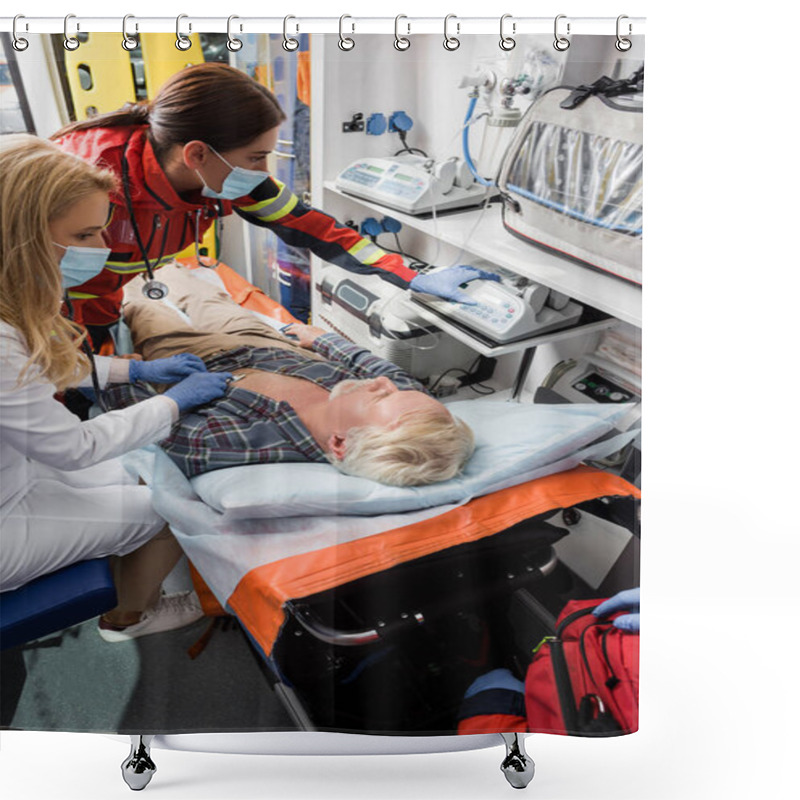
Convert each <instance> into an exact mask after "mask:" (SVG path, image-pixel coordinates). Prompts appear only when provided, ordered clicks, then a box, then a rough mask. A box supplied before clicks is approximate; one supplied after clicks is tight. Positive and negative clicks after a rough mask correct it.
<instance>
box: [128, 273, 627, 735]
mask: <svg viewBox="0 0 800 800" xmlns="http://www.w3.org/2000/svg"><path fill="white" fill-rule="evenodd" d="M204 272H205V271H204ZM201 277H203V278H208V277H209V276H208V275H207V274H206V275H201ZM216 277H217V278H220V279H221V280H222V282H223V283H224V285H225V287H226V289H227V290H228V291H229V293H230V294H231V296H232V297H233V298H234V299H235V300H236V301H237V302H238V303H239V304H240V305H241V306H243V307H245V308H248V309H250V310H252V311H254V312H255V313H257V314H261V315H264V316H266V317H271V318H273V319H277V320H279V321H280V322H282V323H285V322H290V321H292V317H291V315H289V314H288V312H286V310H285V309H283V308H282V307H281V306H279V305H278V304H277V303H274V302H273V301H272V300H270V299H269V298H268V297H266V296H265V295H264V294H263V293H262V292H260V290H258V289H257V288H256V287H254V286H252V285H251V284H249V283H248V282H247V281H245V280H244V279H243V278H241V277H240V276H238V275H237V274H236V273H234V272H233V271H232V270H230V269H229V268H227V267H225V266H224V265H221V266H220V267H218V268H217V269H216ZM474 402H478V401H474ZM592 435H594V434H592ZM613 441H614V440H612V442H613ZM581 442H582V443H584V444H585V441H584V440H581ZM600 446H601V448H602V447H605V448H606V450H609V449H613V446H614V445H613V444H612V445H609V444H608V443H606V444H605V445H603V444H602V442H601V445H600ZM617 446H618V445H617ZM590 449H591V448H590ZM586 452H588V451H587V450H586V449H583V450H580V449H579V451H578V452H577V453H576V454H573V455H571V456H570V458H567V459H561V460H558V461H557V462H556V466H555V467H554V466H553V465H552V464H551V465H548V469H545V470H541V469H540V470H539V471H538V472H536V471H534V472H532V473H530V475H531V476H539V477H535V479H527V480H522V481H521V482H520V481H518V480H516V479H512V480H508V479H507V478H506V480H505V482H502V481H497V480H495V483H494V484H493V485H491V486H488V487H486V490H485V491H484V493H482V494H481V495H480V496H474V497H471V496H461V497H457V498H453V499H452V500H451V501H450V502H447V503H444V504H441V505H436V506H433V507H422V508H417V509H414V510H410V511H408V510H406V511H402V510H401V511H396V512H394V513H385V514H379V515H369V514H367V515H360V514H358V513H350V514H338V515H332V514H313V515H311V514H309V513H308V512H306V515H303V514H302V511H301V512H296V513H294V515H285V516H279V517H272V516H269V509H267V510H266V511H265V514H264V515H261V513H260V510H259V512H258V513H255V512H254V511H253V510H252V508H249V510H247V512H246V513H244V514H243V513H242V510H241V508H229V507H223V508H222V509H220V508H219V507H218V508H212V507H211V506H209V504H208V503H207V502H205V500H204V499H203V498H201V497H200V496H199V495H198V493H197V491H196V490H195V489H196V486H197V484H196V481H197V480H198V479H197V478H196V479H194V480H193V482H190V481H189V480H187V479H186V477H185V476H184V475H183V474H182V473H181V472H180V470H179V469H178V468H177V466H176V465H175V464H174V463H173V462H172V461H171V460H170V459H169V458H168V457H167V456H166V455H165V454H164V453H162V452H160V451H159V452H156V454H155V457H154V459H153V461H152V465H151V466H150V468H149V469H148V468H140V469H139V472H140V474H141V475H142V476H143V477H145V478H146V480H148V482H151V483H152V486H153V491H154V505H155V507H156V509H157V510H158V511H159V513H161V514H162V515H163V516H164V517H165V519H166V520H167V521H168V522H169V523H170V526H171V528H172V530H173V531H174V533H175V535H176V536H177V537H178V539H179V541H180V543H181V545H182V547H183V548H184V550H185V552H186V553H187V555H188V558H189V560H190V564H191V569H192V575H193V580H194V582H195V586H196V588H197V590H198V594H199V595H200V597H201V600H202V602H203V606H204V610H205V611H206V613H207V614H208V615H209V616H211V617H215V616H221V615H232V616H234V617H235V618H236V620H238V623H239V624H240V625H241V627H242V629H243V630H244V632H245V633H246V635H247V637H248V639H249V641H250V642H251V644H252V647H253V650H254V652H255V653H256V654H257V656H258V658H259V661H260V663H261V664H262V665H263V669H264V672H265V675H266V677H267V678H268V680H269V683H270V685H271V686H272V688H273V690H274V691H275V692H276V693H277V694H278V696H279V697H281V699H282V700H283V702H284V704H285V705H286V707H287V710H288V711H289V712H290V714H291V716H292V717H293V719H294V720H295V722H296V723H297V726H298V728H300V729H303V730H314V731H347V732H350V733H353V732H355V733H379V734H390V733H391V734H413V735H415V736H419V735H423V734H440V735H443V736H449V735H451V734H454V733H455V731H456V721H455V715H456V711H457V707H458V705H459V703H460V700H461V698H462V697H463V691H464V689H465V688H466V687H467V686H468V685H469V683H470V682H471V681H472V680H473V679H474V678H475V677H476V675H478V674H480V672H481V671H484V670H485V669H486V668H487V667H488V666H491V665H493V664H496V663H511V662H512V661H513V658H518V659H524V657H525V656H524V655H523V654H519V653H514V652H513V651H514V645H513V642H514V640H515V637H516V632H515V631H514V630H511V628H510V624H509V622H508V619H507V617H508V608H509V603H510V602H511V599H512V598H513V597H514V596H515V594H517V593H519V592H520V591H525V592H528V591H531V590H532V591H535V592H539V593H540V594H541V595H542V596H545V595H549V596H551V597H552V602H553V606H554V612H555V611H556V610H557V606H558V604H559V603H561V602H563V598H564V597H566V596H570V597H571V596H573V594H574V592H576V591H578V592H581V591H585V587H582V586H580V585H579V584H580V582H579V581H578V582H577V583H576V581H575V578H574V576H571V575H570V574H569V571H568V570H566V569H565V567H564V566H563V565H562V564H560V563H559V562H558V559H557V558H556V556H555V552H554V549H553V546H554V545H555V544H556V543H557V542H559V540H561V539H563V538H564V537H566V536H568V532H569V525H568V524H565V523H564V520H565V519H566V520H569V519H570V518H571V517H570V515H574V514H575V513H576V511H575V510H576V509H580V508H581V507H585V508H590V507H591V508H592V509H593V511H594V512H597V510H598V508H600V509H601V512H600V513H602V514H604V515H605V516H607V517H608V518H613V519H614V521H615V523H617V524H619V523H621V524H622V526H623V527H625V528H627V529H628V530H630V531H635V529H636V526H637V522H636V509H635V505H636V501H637V500H638V496H639V493H638V490H637V489H636V488H635V487H634V486H632V485H631V484H629V483H627V482H626V481H624V480H622V479H621V478H619V477H616V476H614V475H612V474H609V473H606V472H602V471H599V470H597V469H593V468H591V467H588V466H585V465H581V464H580V463H579V462H580V461H581V460H582V455H583V454H585V453H586ZM593 452H594V451H593ZM296 466H297V465H270V466H269V467H268V469H273V470H274V469H283V470H284V471H286V470H287V469H288V468H291V469H295V468H296ZM309 466H311V465H309ZM313 467H314V468H316V469H323V470H328V469H331V470H332V469H333V468H332V467H327V466H326V465H313ZM237 469H238V468H237ZM245 469H253V468H252V467H248V468H245ZM548 470H549V471H548ZM220 472H227V470H223V471H217V473H214V475H215V476H219V474H220ZM273 474H274V473H273ZM339 480H340V481H341V487H342V492H343V493H345V492H346V484H345V481H346V480H349V478H347V477H345V476H340V479H339ZM358 480H363V479H358ZM507 484H508V485H507ZM493 487H499V488H494V489H493V490H491V489H492V488H493ZM490 490H491V491H490ZM403 491H412V492H413V491H415V490H403ZM265 502H267V501H265ZM267 505H269V503H267ZM565 512H569V513H567V514H565ZM281 513H282V514H288V512H281ZM536 587H541V588H540V589H539V588H536ZM210 630H211V629H210ZM210 630H209V633H210ZM517 638H518V637H517Z"/></svg>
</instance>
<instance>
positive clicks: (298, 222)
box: [56, 125, 416, 326]
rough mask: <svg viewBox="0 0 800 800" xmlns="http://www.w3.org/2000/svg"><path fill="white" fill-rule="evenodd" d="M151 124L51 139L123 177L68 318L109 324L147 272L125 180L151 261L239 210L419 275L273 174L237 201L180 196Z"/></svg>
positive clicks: (397, 272) (386, 271)
mask: <svg viewBox="0 0 800 800" xmlns="http://www.w3.org/2000/svg"><path fill="white" fill-rule="evenodd" d="M148 129H149V126H148V125H133V126H122V127H110V128H90V129H88V130H84V131H75V132H74V133H70V134H68V135H66V136H63V137H61V138H59V139H57V140H56V144H58V145H59V146H60V147H61V148H62V149H64V150H66V151H67V152H70V153H74V154H75V155H77V156H80V157H81V158H83V159H84V160H86V161H89V162H91V163H92V164H96V165H97V166H99V167H104V168H106V169H109V170H111V171H112V172H113V173H115V174H116V176H117V177H118V178H119V180H120V186H119V190H118V191H116V192H115V193H113V194H112V197H111V202H112V214H111V218H110V221H109V223H108V226H107V227H106V229H105V231H104V238H105V240H106V246H108V247H110V248H111V255H110V256H109V258H108V261H107V262H106V266H105V268H104V269H103V271H102V272H101V273H100V274H99V275H96V276H95V277H94V278H92V279H91V280H89V281H87V282H86V283H84V284H82V285H81V286H76V287H74V288H72V289H70V290H69V298H70V300H71V303H72V306H73V318H74V319H75V320H76V321H77V322H81V323H83V324H85V325H97V326H107V325H112V324H114V323H115V322H116V321H117V320H118V319H119V317H120V304H121V302H122V287H123V286H124V285H125V284H126V283H127V282H128V281H129V280H132V279H133V278H135V277H136V276H137V275H138V274H140V273H142V272H145V271H146V268H145V263H144V258H143V255H142V248H141V247H140V246H139V243H138V241H137V237H136V230H135V228H134V225H133V224H131V220H130V216H129V213H128V207H127V204H126V200H125V193H124V191H123V186H124V185H125V184H127V186H128V191H129V192H130V199H131V205H132V207H133V216H134V220H135V222H136V227H137V228H138V232H139V236H140V238H141V241H142V244H143V245H144V248H145V250H146V252H147V256H148V258H149V259H150V263H151V266H153V267H155V266H156V263H157V262H159V261H160V263H162V264H163V263H166V262H167V261H169V259H170V258H171V257H172V256H174V255H175V254H176V253H179V252H180V251H181V250H183V249H185V248H186V247H188V246H189V245H191V244H192V243H193V242H194V240H195V218H196V215H198V214H199V233H200V238H202V236H203V234H204V233H205V231H206V230H208V228H209V227H210V226H211V224H212V223H213V221H214V219H215V218H217V217H219V216H223V217H224V216H227V215H228V214H231V213H232V212H234V211H235V212H236V213H237V214H239V215H240V216H242V217H243V218H244V219H246V220H247V221H248V222H252V223H253V224H255V225H260V226H262V227H265V228H269V229H270V230H272V231H274V232H275V233H276V234H277V235H278V236H280V238H281V239H282V240H283V241H284V242H286V244H288V245H292V246H294V247H307V248H308V249H309V250H311V251H312V252H313V253H314V254H315V255H317V256H319V257H320V258H322V259H324V260H325V261H329V262H331V263H332V264H336V265H337V266H340V267H343V268H344V269H347V270H351V271H353V272H357V273H361V274H369V275H380V276H381V277H383V278H385V279H386V280H388V281H389V282H391V283H393V284H395V285H396V286H401V287H406V286H407V285H408V284H409V283H410V281H411V279H412V278H413V277H414V275H415V274H416V273H415V272H414V271H413V270H410V269H408V268H407V267H405V266H404V265H403V260H402V258H401V257H400V256H399V255H396V254H394V253H386V252H384V251H383V250H381V249H380V248H379V247H378V246H377V245H375V244H373V243H372V242H371V241H370V240H369V239H365V238H363V237H362V236H360V235H359V234H358V233H357V232H356V231H354V230H352V229H351V228H348V227H346V226H344V225H340V224H339V223H338V222H337V221H336V220H335V219H333V217H330V216H328V215H327V214H324V213H323V212H322V211H318V210H317V209H315V208H311V207H309V206H306V205H304V204H303V203H302V202H301V201H300V200H299V198H298V197H297V196H296V195H295V194H293V193H292V192H291V190H290V189H289V188H288V187H287V186H285V185H284V184H283V183H281V182H280V181H278V180H276V179H275V178H273V177H269V178H267V179H266V180H265V181H264V182H263V183H261V184H259V185H258V186H257V187H256V188H255V189H253V192H252V194H250V195H248V196H245V197H240V198H238V199H236V200H234V201H230V200H216V199H212V198H208V197H203V196H202V195H201V194H200V191H199V190H198V191H197V192H194V193H192V196H191V197H190V198H188V199H184V198H183V197H181V196H179V195H178V194H177V192H176V191H175V189H173V187H172V185H171V184H170V182H169V180H168V179H167V176H166V175H165V174H164V172H163V170H162V169H161V166H160V165H159V163H158V161H157V160H156V157H155V154H154V153H153V148H152V146H151V144H150V142H149V140H148V136H147V132H148Z"/></svg>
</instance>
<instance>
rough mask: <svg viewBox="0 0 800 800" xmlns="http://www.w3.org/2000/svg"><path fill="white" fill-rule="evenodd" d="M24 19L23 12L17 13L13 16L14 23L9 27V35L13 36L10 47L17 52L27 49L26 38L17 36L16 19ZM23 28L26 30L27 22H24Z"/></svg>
mask: <svg viewBox="0 0 800 800" xmlns="http://www.w3.org/2000/svg"><path fill="white" fill-rule="evenodd" d="M20 19H25V16H24V15H23V14H17V16H16V17H14V23H13V25H12V27H11V36H12V37H13V42H12V43H11V44H12V47H13V48H14V49H15V50H16V51H17V52H18V53H21V52H22V51H23V50H27V49H28V45H29V44H30V42H29V41H28V40H27V39H23V38H22V37H21V36H17V20H20ZM25 30H28V23H27V22H26V23H25Z"/></svg>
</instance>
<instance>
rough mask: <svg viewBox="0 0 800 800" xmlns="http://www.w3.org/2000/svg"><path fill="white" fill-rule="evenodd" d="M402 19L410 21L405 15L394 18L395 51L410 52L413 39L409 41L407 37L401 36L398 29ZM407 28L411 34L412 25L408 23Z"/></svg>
mask: <svg viewBox="0 0 800 800" xmlns="http://www.w3.org/2000/svg"><path fill="white" fill-rule="evenodd" d="M401 19H408V17H407V16H406V15H405V14H398V15H397V16H396V17H395V18H394V49H395V50H408V48H409V47H411V39H407V38H406V37H405V36H401V35H400V33H399V31H398V28H399V23H400V20H401ZM406 27H407V28H408V32H409V34H410V33H411V23H410V22H407V23H406Z"/></svg>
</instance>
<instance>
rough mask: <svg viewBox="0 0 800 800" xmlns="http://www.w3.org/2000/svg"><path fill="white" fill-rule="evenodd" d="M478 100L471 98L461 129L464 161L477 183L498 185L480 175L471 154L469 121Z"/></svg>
mask: <svg viewBox="0 0 800 800" xmlns="http://www.w3.org/2000/svg"><path fill="white" fill-rule="evenodd" d="M477 102H478V98H477V97H472V98H470V101H469V108H468V109H467V116H466V119H465V120H464V129H463V130H462V131H461V145H462V149H463V150H464V161H465V162H466V164H467V166H468V167H469V171H470V172H471V173H472V174H473V176H474V177H475V181H476V182H477V183H479V184H481V186H496V185H497V184H496V183H495V182H494V181H487V180H486V179H485V178H482V177H481V176H480V175H478V170H477V169H476V168H475V164H474V163H473V161H472V157H471V156H470V154H469V121H470V120H471V119H472V112H473V111H475V104H476V103H477Z"/></svg>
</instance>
